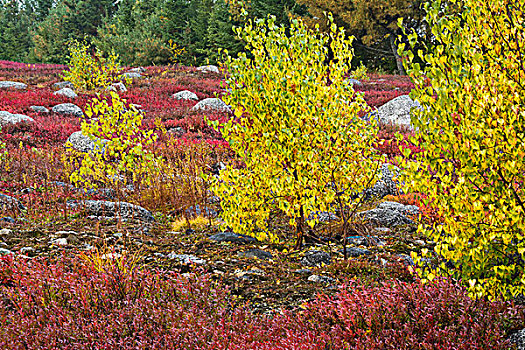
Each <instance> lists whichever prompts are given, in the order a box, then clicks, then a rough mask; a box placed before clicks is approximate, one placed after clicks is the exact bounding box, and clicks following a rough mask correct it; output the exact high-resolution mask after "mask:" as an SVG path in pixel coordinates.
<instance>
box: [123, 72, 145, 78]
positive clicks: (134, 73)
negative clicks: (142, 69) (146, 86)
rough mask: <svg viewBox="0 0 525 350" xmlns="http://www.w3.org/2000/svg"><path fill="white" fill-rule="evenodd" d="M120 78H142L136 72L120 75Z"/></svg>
mask: <svg viewBox="0 0 525 350" xmlns="http://www.w3.org/2000/svg"><path fill="white" fill-rule="evenodd" d="M122 76H123V77H126V78H130V79H138V78H142V75H141V74H140V73H137V72H126V73H124V74H122Z"/></svg>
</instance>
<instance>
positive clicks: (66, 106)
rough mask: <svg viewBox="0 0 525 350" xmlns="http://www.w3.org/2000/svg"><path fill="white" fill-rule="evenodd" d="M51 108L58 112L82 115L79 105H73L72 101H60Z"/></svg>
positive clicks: (76, 115)
mask: <svg viewBox="0 0 525 350" xmlns="http://www.w3.org/2000/svg"><path fill="white" fill-rule="evenodd" d="M51 110H52V111H53V112H55V113H58V114H71V115H74V116H75V117H79V118H80V117H82V116H83V115H84V112H82V109H81V108H80V107H79V106H77V105H74V104H72V103H61V104H59V105H56V106H54V107H53V108H51Z"/></svg>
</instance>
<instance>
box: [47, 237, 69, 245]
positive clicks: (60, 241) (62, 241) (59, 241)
mask: <svg viewBox="0 0 525 350" xmlns="http://www.w3.org/2000/svg"><path fill="white" fill-rule="evenodd" d="M50 243H51V244H54V245H67V238H57V239H54V240H52V241H51V242H50Z"/></svg>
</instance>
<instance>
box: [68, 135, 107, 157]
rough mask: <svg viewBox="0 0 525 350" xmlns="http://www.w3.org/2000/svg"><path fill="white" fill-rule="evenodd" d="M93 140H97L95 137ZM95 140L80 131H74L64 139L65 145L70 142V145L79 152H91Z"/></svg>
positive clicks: (94, 145)
mask: <svg viewBox="0 0 525 350" xmlns="http://www.w3.org/2000/svg"><path fill="white" fill-rule="evenodd" d="M95 140H99V139H97V138H95ZM95 140H93V139H91V138H90V137H89V136H87V135H84V134H83V133H82V131H76V132H74V133H72V134H71V135H70V136H69V138H68V139H67V141H66V145H68V144H70V145H71V147H73V148H74V149H76V150H77V151H80V152H86V153H87V152H92V151H93V150H94V149H95V148H96V147H97V144H96V143H95ZM106 142H107V140H103V141H102V143H103V144H105V143H106Z"/></svg>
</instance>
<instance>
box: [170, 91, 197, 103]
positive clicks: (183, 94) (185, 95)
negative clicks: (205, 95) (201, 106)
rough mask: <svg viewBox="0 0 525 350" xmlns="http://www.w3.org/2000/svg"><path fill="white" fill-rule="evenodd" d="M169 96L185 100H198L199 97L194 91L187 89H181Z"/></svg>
mask: <svg viewBox="0 0 525 350" xmlns="http://www.w3.org/2000/svg"><path fill="white" fill-rule="evenodd" d="M171 97H173V98H174V99H176V100H186V101H188V100H193V101H198V100H199V97H198V96H197V95H196V94H195V93H193V92H191V91H188V90H182V91H179V92H177V93H174V94H173V95H172V96H171Z"/></svg>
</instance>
